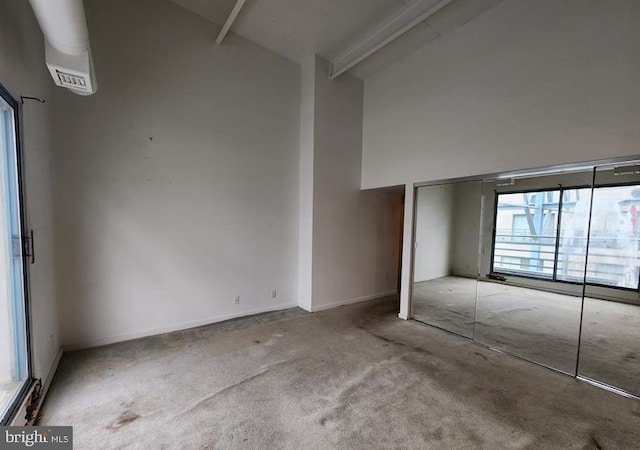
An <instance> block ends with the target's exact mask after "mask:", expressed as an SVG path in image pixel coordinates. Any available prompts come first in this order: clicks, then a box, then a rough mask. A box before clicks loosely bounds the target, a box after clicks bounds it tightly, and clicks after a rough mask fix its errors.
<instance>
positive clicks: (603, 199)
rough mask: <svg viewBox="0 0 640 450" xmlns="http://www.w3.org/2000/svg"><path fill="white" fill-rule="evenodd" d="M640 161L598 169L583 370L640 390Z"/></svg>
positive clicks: (580, 367) (638, 392)
mask: <svg viewBox="0 0 640 450" xmlns="http://www.w3.org/2000/svg"><path fill="white" fill-rule="evenodd" d="M639 219H640V166H637V165H627V166H615V167H599V168H597V169H596V172H595V182H594V188H593V208H592V210H591V224H590V229H589V243H588V254H587V272H586V281H587V283H586V286H585V298H584V310H583V318H582V333H581V340H580V360H579V365H578V375H579V376H581V377H584V378H587V379H590V380H595V381H598V382H600V383H604V384H606V385H609V386H612V387H615V388H617V389H621V390H623V391H626V392H628V393H631V394H635V395H636V396H640V302H639V297H638V292H639V291H638V287H639V280H640V220H639Z"/></svg>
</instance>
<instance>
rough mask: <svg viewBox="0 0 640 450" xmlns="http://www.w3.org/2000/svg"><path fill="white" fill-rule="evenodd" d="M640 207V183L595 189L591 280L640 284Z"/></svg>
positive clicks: (626, 285)
mask: <svg viewBox="0 0 640 450" xmlns="http://www.w3.org/2000/svg"><path fill="white" fill-rule="evenodd" d="M639 209H640V185H632V186H614V187H599V188H596V189H594V191H593V211H592V213H591V233H590V235H591V239H590V241H589V258H588V261H587V282H588V283H590V284H596V285H604V286H612V287H620V288H627V289H637V288H638V279H639V277H640V266H639V263H638V259H639V257H640V253H639V252H638V248H639V247H638V241H639V238H640V233H639V231H640V230H639V228H640V224H639V223H638V210H639Z"/></svg>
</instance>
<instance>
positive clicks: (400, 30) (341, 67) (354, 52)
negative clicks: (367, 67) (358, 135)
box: [329, 0, 453, 79]
mask: <svg viewBox="0 0 640 450" xmlns="http://www.w3.org/2000/svg"><path fill="white" fill-rule="evenodd" d="M452 1H453V0H439V1H438V2H436V3H434V2H433V0H415V1H414V2H413V3H411V4H409V5H407V6H405V7H404V8H403V9H401V10H400V11H398V12H397V13H395V14H394V15H392V16H391V17H389V18H388V19H387V20H385V21H384V22H382V23H381V24H380V25H378V26H377V27H376V28H374V29H373V30H372V31H371V32H369V33H368V34H367V35H366V36H365V37H364V38H362V39H360V40H358V41H356V42H355V43H353V44H352V45H350V46H349V47H347V49H346V50H345V51H344V52H342V53H340V56H338V57H337V58H335V59H334V60H333V61H331V66H330V68H329V78H331V79H334V78H337V77H339V76H340V75H342V74H343V73H345V72H346V71H347V70H349V69H351V68H352V67H353V66H355V65H356V64H358V63H361V62H362V61H364V60H365V59H367V58H368V57H369V56H371V55H373V54H374V53H375V52H377V51H378V50H380V49H381V48H382V47H384V46H386V45H388V44H389V43H390V42H392V41H393V40H395V39H396V38H398V37H400V36H402V35H403V34H404V33H406V32H407V31H409V30H410V29H411V28H413V27H415V26H416V25H418V24H419V23H420V22H423V21H424V20H426V19H427V18H429V17H430V16H432V15H433V14H435V13H436V12H438V11H440V10H441V9H442V8H444V7H445V6H447V5H448V4H449V3H451V2H452Z"/></svg>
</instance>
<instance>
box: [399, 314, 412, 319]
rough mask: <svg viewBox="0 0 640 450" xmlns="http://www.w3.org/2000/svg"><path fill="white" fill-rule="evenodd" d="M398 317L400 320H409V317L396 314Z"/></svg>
mask: <svg viewBox="0 0 640 450" xmlns="http://www.w3.org/2000/svg"><path fill="white" fill-rule="evenodd" d="M398 317H400V318H401V319H402V320H409V316H407V315H406V314H403V313H398Z"/></svg>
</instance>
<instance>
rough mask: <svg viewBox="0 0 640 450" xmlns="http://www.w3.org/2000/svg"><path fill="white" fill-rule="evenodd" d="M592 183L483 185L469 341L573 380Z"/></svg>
mask: <svg viewBox="0 0 640 450" xmlns="http://www.w3.org/2000/svg"><path fill="white" fill-rule="evenodd" d="M592 180H593V171H591V170H584V171H578V172H565V173H559V174H553V175H544V176H530V177H524V178H517V179H516V178H511V179H503V180H494V181H487V182H485V183H484V194H485V195H484V200H485V201H484V214H483V224H482V229H481V235H482V238H481V239H482V247H481V251H480V256H479V259H480V281H479V284H478V299H477V309H476V334H475V339H476V341H478V342H480V343H483V344H485V345H487V346H489V347H492V348H495V349H498V350H501V351H505V352H507V353H510V354H512V355H515V356H519V357H521V358H524V359H527V360H529V361H533V362H535V363H538V364H541V365H544V366H547V367H550V368H553V369H556V370H559V371H562V372H565V373H568V374H572V375H575V372H576V364H577V357H578V345H579V334H580V315H581V309H582V291H583V282H584V275H585V255H586V248H587V237H588V234H587V233H588V226H589V209H590V204H591V184H592Z"/></svg>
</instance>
